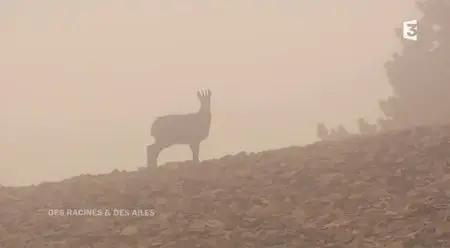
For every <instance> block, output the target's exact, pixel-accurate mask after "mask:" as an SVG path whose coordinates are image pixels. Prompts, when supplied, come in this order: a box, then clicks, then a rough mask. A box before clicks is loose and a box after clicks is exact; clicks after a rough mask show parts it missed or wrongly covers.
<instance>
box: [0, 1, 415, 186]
mask: <svg viewBox="0 0 450 248" xmlns="http://www.w3.org/2000/svg"><path fill="white" fill-rule="evenodd" d="M420 16H421V15H420V14H419V11H418V10H417V9H416V6H415V5H414V1H412V0H397V1H388V0H383V1H381V0H380V1H360V0H345V1H339V2H337V1H329V0H315V1H306V0H295V1H294V0H284V1H269V0H247V1H242V0H241V1H238V0H227V1H219V0H214V1H198V0H190V1H185V0H164V1H148V0H134V1H117V0H94V1H92V0H91V1H87V0H81V1H68V0H63V1H62V0H42V1H31V0H26V1H25V0H0V114H1V115H0V116H1V123H0V135H1V136H0V184H3V185H22V184H30V183H38V182H40V181H42V180H59V179H63V178H67V177H70V176H74V175H77V174H81V173H104V172H109V171H111V170H113V169H115V168H117V169H127V170H129V169H136V168H137V167H139V166H143V165H144V164H145V146H146V145H147V144H150V143H152V141H153V140H152V138H151V136H150V125H151V123H152V122H153V120H154V118H155V117H156V116H160V115H165V114H177V113H187V112H193V111H197V110H198V108H199V102H198V99H197V98H196V90H197V89H200V88H209V89H211V91H212V114H213V120H212V126H211V133H210V137H209V138H208V139H207V140H206V141H204V142H203V143H202V146H201V148H200V158H201V159H208V158H213V157H221V156H224V155H226V154H229V153H237V152H240V151H242V150H245V151H248V152H249V151H260V150H265V149H273V148H281V147H285V146H290V145H302V144H306V143H310V142H313V141H315V140H316V139H317V138H316V125H317V123H318V122H324V123H327V124H329V125H331V126H333V125H338V124H344V125H345V126H346V127H349V129H350V130H351V128H356V123H355V120H356V119H357V118H358V117H365V118H366V119H368V120H369V121H372V120H374V119H375V118H376V117H377V116H379V115H380V111H379V109H378V100H379V99H380V98H384V97H386V96H388V95H390V94H391V89H390V88H389V85H388V84H387V79H386V75H385V71H384V68H383V64H384V62H385V61H386V60H387V59H389V58H390V56H391V54H392V52H394V51H399V50H400V43H399V41H398V40H397V38H396V36H395V33H394V29H395V28H398V27H401V23H402V21H405V20H409V19H419V18H420ZM368 113H369V114H370V115H369V114H368ZM188 159H191V153H190V150H189V147H188V146H177V147H171V148H169V149H167V150H164V151H163V152H162V154H161V156H160V164H161V163H164V162H165V161H174V160H188Z"/></svg>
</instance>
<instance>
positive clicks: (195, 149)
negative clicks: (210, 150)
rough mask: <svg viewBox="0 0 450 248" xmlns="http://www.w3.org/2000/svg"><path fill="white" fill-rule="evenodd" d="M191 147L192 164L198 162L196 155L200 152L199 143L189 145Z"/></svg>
mask: <svg viewBox="0 0 450 248" xmlns="http://www.w3.org/2000/svg"><path fill="white" fill-rule="evenodd" d="M189 146H190V147H191V150H192V160H193V161H194V162H199V161H200V160H199V158H198V154H199V151H200V143H192V144H190V145H189Z"/></svg>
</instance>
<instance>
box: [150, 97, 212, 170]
mask: <svg viewBox="0 0 450 248" xmlns="http://www.w3.org/2000/svg"><path fill="white" fill-rule="evenodd" d="M197 97H198V99H199V100H200V110H199V111H198V112H195V113H189V114H183V115H166V116H160V117H157V118H156V120H155V121H154V122H153V124H152V127H151V135H152V136H153V138H154V140H155V141H154V143H153V144H152V145H149V146H147V166H150V167H156V166H157V161H158V156H159V154H160V153H161V151H162V150H163V149H165V148H168V147H170V146H172V145H189V147H190V148H191V151H192V160H193V161H194V162H199V161H200V160H199V152H200V143H201V142H202V141H203V140H205V139H206V138H207V137H208V136H209V129H210V126H211V91H210V90H200V91H197Z"/></svg>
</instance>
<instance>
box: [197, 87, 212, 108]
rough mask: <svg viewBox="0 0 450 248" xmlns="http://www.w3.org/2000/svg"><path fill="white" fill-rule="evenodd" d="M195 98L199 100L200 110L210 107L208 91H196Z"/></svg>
mask: <svg viewBox="0 0 450 248" xmlns="http://www.w3.org/2000/svg"><path fill="white" fill-rule="evenodd" d="M197 97H198V99H199V100H200V104H201V106H202V108H204V107H206V108H209V106H210V105H211V91H210V90H199V91H197Z"/></svg>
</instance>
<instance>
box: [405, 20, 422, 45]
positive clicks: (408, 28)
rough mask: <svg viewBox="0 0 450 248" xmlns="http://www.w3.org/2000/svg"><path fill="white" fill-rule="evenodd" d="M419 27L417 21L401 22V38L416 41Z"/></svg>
mask: <svg viewBox="0 0 450 248" xmlns="http://www.w3.org/2000/svg"><path fill="white" fill-rule="evenodd" d="M418 32H419V27H418V23H417V20H411V21H406V22H403V38H404V39H406V40H414V41H416V40H417V34H418Z"/></svg>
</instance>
